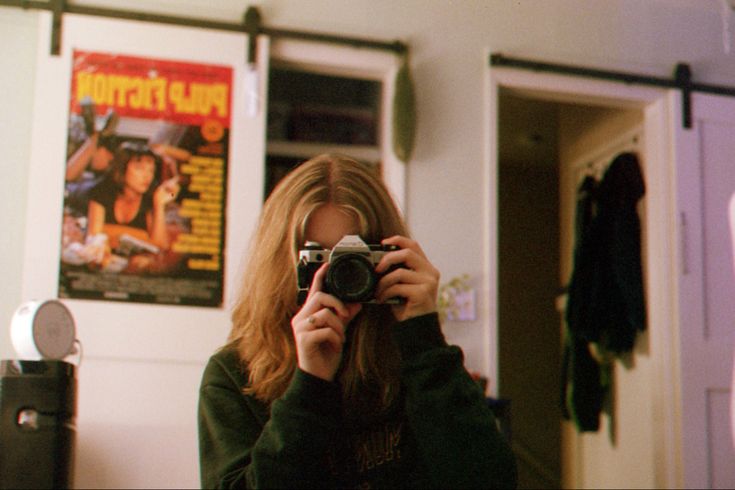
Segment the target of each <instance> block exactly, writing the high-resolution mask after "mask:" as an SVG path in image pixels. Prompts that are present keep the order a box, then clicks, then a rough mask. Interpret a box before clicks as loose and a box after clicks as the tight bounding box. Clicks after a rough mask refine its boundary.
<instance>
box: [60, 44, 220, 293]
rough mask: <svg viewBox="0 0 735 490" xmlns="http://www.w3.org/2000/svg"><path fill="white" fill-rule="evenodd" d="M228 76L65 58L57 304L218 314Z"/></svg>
mask: <svg viewBox="0 0 735 490" xmlns="http://www.w3.org/2000/svg"><path fill="white" fill-rule="evenodd" d="M231 88H232V69H231V68H230V67H225V66H213V65H207V64H201V63H184V62H178V61H170V60H157V59H150V58H139V57H133V56H121V55H116V54H105V53H97V52H88V51H74V55H73V67H72V80H71V97H70V106H69V131H68V145H67V154H66V172H65V181H64V209H63V225H62V243H61V260H60V274H59V297H61V298H83V299H95V300H108V301H109V300H111V301H128V302H140V303H158V304H180V305H197V306H209V307H219V306H221V305H222V300H223V279H224V277H223V276H224V274H223V265H224V253H225V208H226V196H227V192H226V191H227V185H226V183H227V166H228V142H229V129H230V105H231V92H232V91H231Z"/></svg>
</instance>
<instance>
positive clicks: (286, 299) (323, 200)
mask: <svg viewBox="0 0 735 490" xmlns="http://www.w3.org/2000/svg"><path fill="white" fill-rule="evenodd" d="M325 204H332V205H334V206H337V207H338V208H341V209H342V210H344V211H345V212H348V213H350V214H351V215H352V216H355V217H356V218H357V222H358V223H359V228H360V235H361V237H362V238H363V240H365V242H366V243H379V242H380V240H382V239H383V238H387V237H390V236H393V235H404V236H406V235H407V229H406V225H405V223H404V221H403V219H402V217H401V214H400V212H399V211H398V209H397V207H396V205H395V203H394V201H393V199H392V198H391V196H390V194H389V192H388V190H387V189H386V187H385V185H384V184H383V182H382V180H381V179H380V177H379V175H377V172H376V171H375V170H374V169H373V168H371V167H369V166H367V165H365V164H362V163H359V162H356V161H354V160H352V159H350V158H347V157H343V156H337V155H329V154H327V155H320V156H317V157H314V158H312V159H311V160H309V161H307V162H304V163H303V164H301V165H300V166H298V167H297V168H296V169H294V170H293V171H291V173H289V174H288V175H286V177H284V179H283V180H282V181H281V182H280V183H279V184H278V185H277V186H276V188H275V189H274V190H273V192H272V193H271V195H270V197H269V198H268V199H267V201H266V202H265V204H264V207H263V211H262V213H261V217H260V222H259V224H258V228H257V230H256V233H255V235H254V239H253V241H252V243H251V250H250V254H249V258H248V262H247V265H246V267H245V271H244V275H243V280H242V283H241V291H240V294H239V298H238V300H237V302H236V304H235V308H234V310H233V313H232V330H231V332H230V341H232V342H236V345H237V350H238V352H239V355H240V359H241V361H242V362H243V364H244V365H245V367H246V369H247V372H248V373H249V383H248V385H247V387H246V388H245V392H246V393H250V394H253V395H255V396H256V397H257V398H258V399H260V400H262V401H264V402H266V403H269V402H271V401H273V400H275V399H276V398H278V397H280V396H281V395H282V394H283V392H284V391H285V390H286V387H287V386H288V384H289V382H290V380H291V377H292V376H293V373H294V371H295V369H296V350H295V345H294V340H293V333H292V330H291V324H290V321H291V318H292V317H293V315H294V314H295V313H296V312H297V311H298V306H297V304H296V293H297V285H296V282H297V281H296V264H297V261H298V250H299V248H300V247H301V246H303V244H304V238H305V237H304V231H305V228H306V222H307V220H308V218H309V216H310V215H311V213H312V212H314V210H315V209H317V208H318V207H320V206H323V205H325ZM366 306H367V305H366ZM394 321H395V320H394V318H393V316H392V313H391V311H390V309H389V308H388V307H385V306H382V305H370V306H369V307H366V308H363V311H362V312H361V313H360V314H359V315H358V316H357V317H356V318H355V319H354V320H353V322H352V324H351V325H350V331H348V341H347V345H346V346H345V353H344V359H343V364H342V368H341V371H340V372H339V373H338V379H339V381H340V383H341V384H342V388H343V396H344V398H345V400H346V401H350V400H351V399H355V398H360V397H362V398H365V397H367V398H369V400H368V405H375V406H376V407H377V408H381V407H382V408H385V407H386V406H387V405H388V404H390V402H391V400H392V399H393V397H394V396H395V394H396V393H397V388H398V384H397V383H398V382H397V365H398V362H399V361H398V351H397V349H396V348H395V345H393V343H392V336H391V335H390V328H391V327H392V323H393V322H394ZM365 393H368V395H365ZM365 402H366V400H360V401H359V402H358V403H359V404H360V405H361V406H362V405H364V403H365ZM372 402H374V403H372ZM376 407H372V408H370V407H368V406H365V408H366V409H373V408H376Z"/></svg>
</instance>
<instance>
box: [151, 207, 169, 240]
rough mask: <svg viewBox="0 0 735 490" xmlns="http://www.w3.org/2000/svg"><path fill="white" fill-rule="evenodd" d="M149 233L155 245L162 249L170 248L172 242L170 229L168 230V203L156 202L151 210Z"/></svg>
mask: <svg viewBox="0 0 735 490" xmlns="http://www.w3.org/2000/svg"><path fill="white" fill-rule="evenodd" d="M148 234H149V235H150V236H151V241H152V242H153V244H154V245H156V246H157V247H159V248H161V249H162V250H168V248H169V246H170V243H169V238H168V231H167V230H166V205H165V204H155V205H154V206H153V209H152V210H151V219H150V225H149V227H148Z"/></svg>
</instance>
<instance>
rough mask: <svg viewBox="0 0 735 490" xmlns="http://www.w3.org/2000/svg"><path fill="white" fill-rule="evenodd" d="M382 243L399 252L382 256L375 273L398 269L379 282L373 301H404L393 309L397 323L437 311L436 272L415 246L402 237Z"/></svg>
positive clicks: (437, 282) (417, 245) (416, 244)
mask: <svg viewBox="0 0 735 490" xmlns="http://www.w3.org/2000/svg"><path fill="white" fill-rule="evenodd" d="M382 244H383V245H396V246H398V247H399V250H396V251H394V252H389V253H387V254H385V255H384V256H383V258H382V259H381V261H380V262H379V263H378V265H377V266H376V267H375V271H376V272H377V273H378V274H384V273H385V272H386V271H388V270H389V269H390V268H391V267H392V266H400V267H399V268H397V269H395V270H393V271H391V272H389V273H387V274H386V275H385V276H383V277H382V278H381V279H380V282H379V283H378V289H377V291H376V293H375V296H376V299H377V300H378V301H380V302H381V303H382V302H384V301H386V300H388V299H390V298H395V297H401V298H404V300H405V302H404V303H402V304H399V305H395V306H394V307H393V314H394V315H395V316H396V319H397V320H398V321H403V320H408V319H409V318H413V317H417V316H421V315H425V314H427V313H432V312H435V311H437V307H436V298H437V292H438V290H439V277H440V276H439V271H438V270H437V269H436V268H435V267H434V266H433V265H432V264H431V262H429V259H428V258H426V254H424V251H423V250H421V247H420V246H419V244H418V243H417V242H416V241H415V240H411V239H410V238H406V237H403V236H393V237H390V238H386V239H385V240H383V241H382Z"/></svg>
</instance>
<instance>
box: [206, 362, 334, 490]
mask: <svg viewBox="0 0 735 490" xmlns="http://www.w3.org/2000/svg"><path fill="white" fill-rule="evenodd" d="M240 377H242V375H241V374H240ZM241 390H242V382H238V379H237V375H236V374H235V373H233V372H232V371H231V369H228V367H227V365H226V364H225V363H222V362H221V360H218V359H216V358H214V357H213V359H212V360H210V362H209V364H208V366H207V368H206V369H205V372H204V376H203V378H202V385H201V388H200V392H199V455H200V471H201V484H202V488H318V487H322V486H324V483H325V482H324V478H325V475H324V474H323V471H321V468H324V461H323V459H322V458H323V455H322V454H321V453H320V452H319V451H315V448H320V447H327V443H328V441H329V440H330V438H331V437H332V435H333V433H334V431H335V429H336V419H337V414H338V410H339V404H340V400H339V395H338V393H339V392H338V388H337V386H336V385H334V384H333V383H328V382H326V381H324V380H321V379H319V378H316V377H314V376H311V375H309V374H307V373H305V372H303V371H300V370H297V371H296V373H295V375H294V378H293V380H292V382H291V384H290V385H289V388H288V389H287V390H286V393H285V394H284V396H283V397H281V398H280V399H278V400H276V401H274V402H273V404H272V406H271V410H270V416H269V414H268V408H267V407H266V406H265V405H264V404H262V403H260V402H259V401H257V400H255V399H254V398H253V397H250V396H246V395H243V394H242V391H241Z"/></svg>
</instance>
